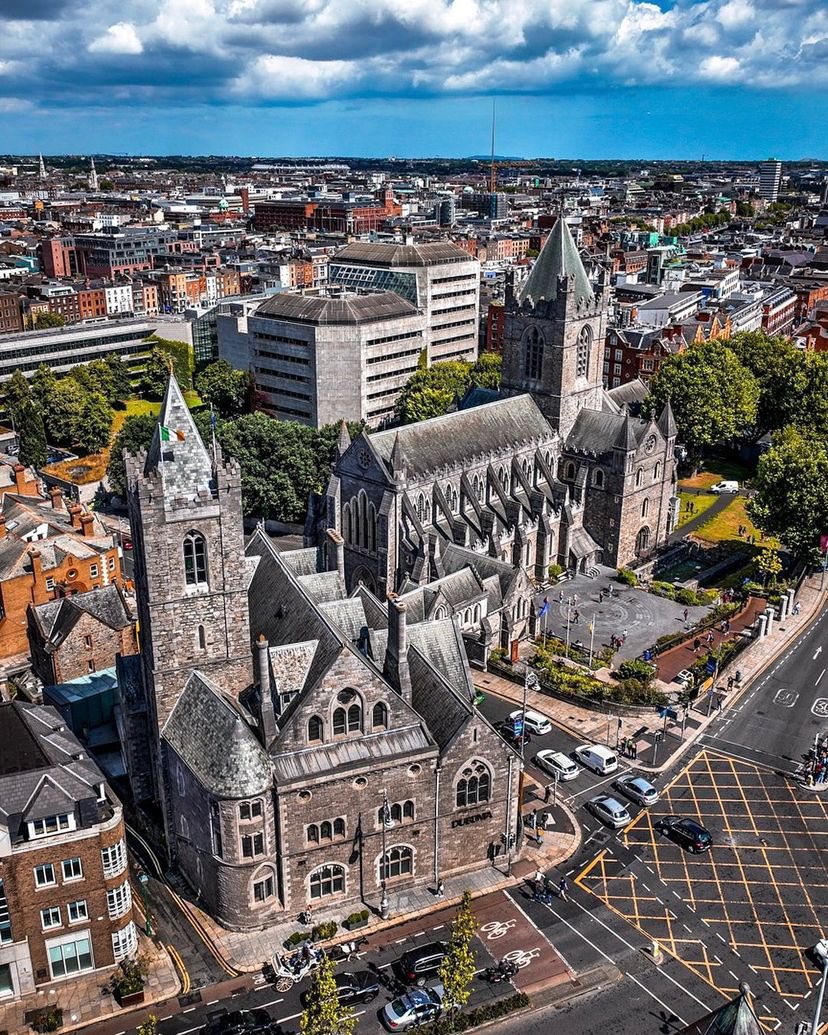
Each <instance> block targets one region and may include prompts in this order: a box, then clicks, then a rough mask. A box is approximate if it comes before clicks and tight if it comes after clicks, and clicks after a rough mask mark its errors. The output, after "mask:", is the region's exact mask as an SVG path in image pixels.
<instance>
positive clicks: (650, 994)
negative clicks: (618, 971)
mask: <svg viewBox="0 0 828 1035" xmlns="http://www.w3.org/2000/svg"><path fill="white" fill-rule="evenodd" d="M625 973H626V975H627V977H628V978H629V979H630V981H634V982H635V983H636V984H637V985H638V987H639V988H641V989H643V990H644V991H645V992H646V993H647V995H648V996H650V998H652V999H655V1001H656V1002H657V1003H658V1004H659V1006H660V1007H661V1008H662V1009H663V1010H666V1011H667V1013H668V1014H669V1015H670V1016H671V1017H675V1018H676V1020H678V1021H680V1022H681V1023H682V1024H683V1025H684V1027H685V1028H686V1027H687V1021H685V1020H684V1018H683V1017H679V1015H678V1014H677V1013H676V1011H675V1010H671V1009H670V1007H669V1006H668V1005H667V1004H666V1003H665V1002H664V1001H663V1000H662V999H659V998H658V996H657V995H656V994H655V993H654V992H651V991H650V989H649V988H647V987H646V985H642V984H641V982H640V981H639V980H638V978H637V977H634V976H633V975H632V974H631V973H630V972H629V971H628V970H627V971H625Z"/></svg>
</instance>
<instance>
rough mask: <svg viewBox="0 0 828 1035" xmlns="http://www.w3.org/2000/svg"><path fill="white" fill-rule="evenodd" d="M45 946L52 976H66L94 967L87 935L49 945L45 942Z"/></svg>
mask: <svg viewBox="0 0 828 1035" xmlns="http://www.w3.org/2000/svg"><path fill="white" fill-rule="evenodd" d="M47 947H48V950H49V967H50V968H51V971H52V977H53V978H59V977H67V976H68V975H70V974H80V973H81V972H82V971H85V970H93V969H94V964H93V962H92V945H91V943H90V941H89V936H88V935H86V936H85V937H83V938H77V939H74V940H72V941H66V942H61V943H60V944H58V945H49V944H48V942H47Z"/></svg>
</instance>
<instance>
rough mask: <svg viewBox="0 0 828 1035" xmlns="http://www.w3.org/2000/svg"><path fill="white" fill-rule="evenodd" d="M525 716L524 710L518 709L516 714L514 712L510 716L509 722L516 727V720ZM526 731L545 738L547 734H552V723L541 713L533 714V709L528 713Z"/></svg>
mask: <svg viewBox="0 0 828 1035" xmlns="http://www.w3.org/2000/svg"><path fill="white" fill-rule="evenodd" d="M522 715H523V709H522V708H518V710H517V711H516V712H512V713H511V714H510V715H509V720H508V721H509V722H511V723H512V725H514V723H515V721H516V720H518V721H519V720H520V718H521V716H522ZM524 725H525V727H526V729H528V730H529V732H530V733H536V734H537V735H538V736H539V737H542V736H544V735H545V734H546V733H551V732H552V723H551V722H550V721H549V719H547V717H546V716H545V715H541V713H540V712H533V711H532V710H531V709H527V711H526V719H525V722H524Z"/></svg>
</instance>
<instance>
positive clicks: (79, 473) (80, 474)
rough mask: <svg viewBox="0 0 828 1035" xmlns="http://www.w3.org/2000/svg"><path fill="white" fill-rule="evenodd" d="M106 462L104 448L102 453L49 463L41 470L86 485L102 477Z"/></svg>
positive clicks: (106, 454) (106, 451)
mask: <svg viewBox="0 0 828 1035" xmlns="http://www.w3.org/2000/svg"><path fill="white" fill-rule="evenodd" d="M108 463H109V450H108V449H105V450H104V451H103V452H102V453H90V454H89V456H82V457H80V458H79V459H77V460H62V461H61V462H60V463H59V464H49V465H48V466H47V467H44V468H43V470H44V471H45V472H46V473H47V474H55V475H57V477H58V478H66V479H68V480H69V481H72V482H75V483H76V484H77V485H88V484H89V483H90V482H99V481H100V480H101V478H103V476H104V474H106V465H107V464H108Z"/></svg>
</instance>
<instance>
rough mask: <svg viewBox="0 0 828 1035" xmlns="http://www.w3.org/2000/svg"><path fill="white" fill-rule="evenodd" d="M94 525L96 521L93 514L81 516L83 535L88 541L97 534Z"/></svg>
mask: <svg viewBox="0 0 828 1035" xmlns="http://www.w3.org/2000/svg"><path fill="white" fill-rule="evenodd" d="M94 523H95V519H94V518H93V517H92V515H91V514H81V535H83V536H84V537H85V538H87V539H89V538H91V537H92V536H93V535H94V534H95V532H94V529H93V527H92V526H93V525H94Z"/></svg>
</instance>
